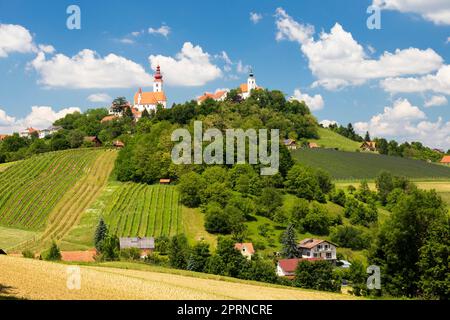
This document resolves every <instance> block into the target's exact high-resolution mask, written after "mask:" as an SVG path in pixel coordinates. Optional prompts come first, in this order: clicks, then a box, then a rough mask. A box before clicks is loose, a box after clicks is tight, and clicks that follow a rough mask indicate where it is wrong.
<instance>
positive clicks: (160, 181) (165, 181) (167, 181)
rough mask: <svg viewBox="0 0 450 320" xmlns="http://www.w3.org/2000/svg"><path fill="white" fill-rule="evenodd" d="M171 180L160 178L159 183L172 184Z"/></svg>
mask: <svg viewBox="0 0 450 320" xmlns="http://www.w3.org/2000/svg"><path fill="white" fill-rule="evenodd" d="M171 182H172V180H170V179H168V178H162V179H159V184H170V183H171Z"/></svg>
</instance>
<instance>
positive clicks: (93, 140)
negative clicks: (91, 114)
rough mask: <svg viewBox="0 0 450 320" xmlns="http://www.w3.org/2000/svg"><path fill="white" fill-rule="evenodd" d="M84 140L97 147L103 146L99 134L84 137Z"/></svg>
mask: <svg viewBox="0 0 450 320" xmlns="http://www.w3.org/2000/svg"><path fill="white" fill-rule="evenodd" d="M84 142H86V143H88V144H91V145H92V146H93V147H96V148H98V147H101V146H102V142H101V141H100V139H99V138H98V137H97V136H89V137H84Z"/></svg>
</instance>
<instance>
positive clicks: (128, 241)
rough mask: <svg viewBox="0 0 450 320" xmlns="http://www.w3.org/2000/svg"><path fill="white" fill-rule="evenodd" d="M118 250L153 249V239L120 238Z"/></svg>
mask: <svg viewBox="0 0 450 320" xmlns="http://www.w3.org/2000/svg"><path fill="white" fill-rule="evenodd" d="M119 242H120V249H127V248H138V249H155V238H153V237H151V238H149V237H146V238H140V237H131V238H120V239H119Z"/></svg>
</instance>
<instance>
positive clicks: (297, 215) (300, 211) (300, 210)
mask: <svg viewBox="0 0 450 320" xmlns="http://www.w3.org/2000/svg"><path fill="white" fill-rule="evenodd" d="M308 214H309V203H308V201H306V200H305V199H298V200H296V201H295V203H294V205H293V206H292V208H291V210H290V213H289V220H290V222H291V223H292V224H293V225H294V226H295V227H296V228H297V229H302V222H303V219H304V218H305V217H306V216H307V215H308Z"/></svg>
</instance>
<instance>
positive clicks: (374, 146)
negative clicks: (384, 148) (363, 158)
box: [359, 141, 377, 152]
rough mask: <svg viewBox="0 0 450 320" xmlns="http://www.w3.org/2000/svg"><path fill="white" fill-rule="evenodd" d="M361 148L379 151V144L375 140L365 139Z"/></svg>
mask: <svg viewBox="0 0 450 320" xmlns="http://www.w3.org/2000/svg"><path fill="white" fill-rule="evenodd" d="M359 148H360V149H361V150H362V151H368V152H375V151H377V144H376V143H375V141H364V142H363V143H362V144H361V146H360V147H359Z"/></svg>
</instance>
